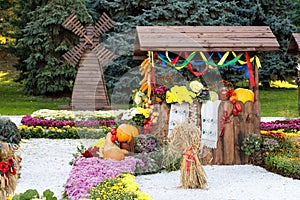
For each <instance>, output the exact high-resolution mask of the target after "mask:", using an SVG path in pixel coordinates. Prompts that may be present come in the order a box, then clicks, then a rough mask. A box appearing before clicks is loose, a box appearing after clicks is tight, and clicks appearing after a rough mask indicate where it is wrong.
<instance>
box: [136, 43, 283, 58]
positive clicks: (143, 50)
mask: <svg viewBox="0 0 300 200" xmlns="http://www.w3.org/2000/svg"><path fill="white" fill-rule="evenodd" d="M140 50H141V53H143V54H144V55H147V52H148V51H170V52H172V51H177V52H178V51H204V52H212V51H217V52H226V51H241V52H244V51H255V52H266V51H278V48H277V47H246V46H245V47H203V46H200V45H199V46H198V47H176V48H175V47H172V48H170V47H155V49H153V47H143V48H141V49H140ZM139 56H142V54H141V55H139Z"/></svg>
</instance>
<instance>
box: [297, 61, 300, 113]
mask: <svg viewBox="0 0 300 200" xmlns="http://www.w3.org/2000/svg"><path fill="white" fill-rule="evenodd" d="M297 69H298V81H300V80H299V79H300V78H299V77H300V59H299V60H298V67H297ZM299 85H300V83H298V116H299V117H300V87H299Z"/></svg>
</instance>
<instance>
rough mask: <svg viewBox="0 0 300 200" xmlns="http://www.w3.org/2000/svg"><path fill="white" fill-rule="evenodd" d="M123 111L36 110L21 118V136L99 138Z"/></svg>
mask: <svg viewBox="0 0 300 200" xmlns="http://www.w3.org/2000/svg"><path fill="white" fill-rule="evenodd" d="M122 112H123V111H95V112H89V111H87V112H77V111H75V112H73V111H62V110H47V109H42V110H38V111H36V112H34V113H32V114H31V115H26V116H24V117H23V118H22V120H21V123H22V124H23V125H21V126H19V127H18V129H19V132H20V134H21V136H22V138H27V139H28V138H51V139H64V138H72V139H78V138H100V137H102V136H104V135H106V134H107V133H108V132H110V128H111V127H113V126H116V122H115V120H114V119H115V118H116V117H117V116H118V115H119V114H120V113H122Z"/></svg>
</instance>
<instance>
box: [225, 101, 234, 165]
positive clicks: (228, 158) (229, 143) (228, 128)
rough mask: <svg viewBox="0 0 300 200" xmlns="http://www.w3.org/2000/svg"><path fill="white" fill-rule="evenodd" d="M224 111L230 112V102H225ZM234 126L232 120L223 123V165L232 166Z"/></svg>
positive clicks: (231, 105) (231, 106) (231, 107)
mask: <svg viewBox="0 0 300 200" xmlns="http://www.w3.org/2000/svg"><path fill="white" fill-rule="evenodd" d="M224 109H225V110H227V111H231V110H232V109H233V104H232V103H231V102H230V101H226V102H225V105H224ZM233 132H234V126H233V120H230V121H228V123H225V129H224V135H223V137H224V152H223V155H224V157H223V160H224V164H225V165H232V164H234V133H233Z"/></svg>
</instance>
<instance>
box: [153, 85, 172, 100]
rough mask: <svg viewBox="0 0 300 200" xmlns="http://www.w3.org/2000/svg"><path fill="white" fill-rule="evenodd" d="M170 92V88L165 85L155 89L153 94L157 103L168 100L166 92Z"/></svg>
mask: <svg viewBox="0 0 300 200" xmlns="http://www.w3.org/2000/svg"><path fill="white" fill-rule="evenodd" d="M167 90H168V87H167V86H165V85H161V86H158V87H155V88H154V89H153V94H154V96H155V100H156V101H157V102H162V101H163V100H165V99H166V92H167Z"/></svg>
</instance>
